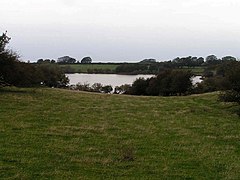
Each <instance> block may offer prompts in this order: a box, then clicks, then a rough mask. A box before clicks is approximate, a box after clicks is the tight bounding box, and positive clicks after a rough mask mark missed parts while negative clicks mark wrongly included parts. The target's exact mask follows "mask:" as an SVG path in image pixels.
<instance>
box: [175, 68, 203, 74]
mask: <svg viewBox="0 0 240 180" xmlns="http://www.w3.org/2000/svg"><path fill="white" fill-rule="evenodd" d="M180 69H182V70H186V71H188V70H190V71H191V72H192V73H193V74H194V75H203V73H204V70H205V68H204V67H194V68H188V67H184V68H180Z"/></svg>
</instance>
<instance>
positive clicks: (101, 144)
mask: <svg viewBox="0 0 240 180" xmlns="http://www.w3.org/2000/svg"><path fill="white" fill-rule="evenodd" d="M0 102H1V103H0V114H1V116H0V122H1V123H0V144H1V146H0V177H1V178H3V179H39V178H40V179H239V178H240V144H239V142H240V132H239V129H240V121H239V118H238V116H237V115H236V114H234V113H233V112H234V110H235V108H236V106H235V105H234V104H225V103H221V102H219V101H218V94H217V93H211V94H202V95H194V96H181V97H180V96H179V97H167V98H166V97H136V96H123V95H122V96H119V95H106V94H93V93H83V92H73V91H67V90H59V89H20V88H6V87H5V88H2V89H1V92H0Z"/></svg>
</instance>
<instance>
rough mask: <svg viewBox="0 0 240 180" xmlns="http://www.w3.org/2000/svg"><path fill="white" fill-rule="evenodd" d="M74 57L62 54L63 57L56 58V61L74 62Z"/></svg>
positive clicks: (62, 62) (63, 62) (61, 62)
mask: <svg viewBox="0 0 240 180" xmlns="http://www.w3.org/2000/svg"><path fill="white" fill-rule="evenodd" d="M76 61H77V60H76V59H75V58H72V57H70V56H63V57H60V58H58V60H57V62H58V63H60V64H74V63H76Z"/></svg>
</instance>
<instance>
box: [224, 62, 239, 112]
mask: <svg viewBox="0 0 240 180" xmlns="http://www.w3.org/2000/svg"><path fill="white" fill-rule="evenodd" d="M225 77H226V79H227V80H228V82H229V83H230V86H229V88H228V89H227V90H226V91H224V92H223V93H222V94H220V96H219V98H220V100H222V101H225V102H236V103H238V105H240V62H237V61H236V62H234V61H233V62H232V63H231V68H228V69H226V72H225ZM238 115H239V116H240V110H239V111H238Z"/></svg>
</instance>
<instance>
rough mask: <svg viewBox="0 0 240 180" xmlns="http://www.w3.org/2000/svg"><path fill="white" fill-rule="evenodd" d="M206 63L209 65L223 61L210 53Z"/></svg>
mask: <svg viewBox="0 0 240 180" xmlns="http://www.w3.org/2000/svg"><path fill="white" fill-rule="evenodd" d="M206 63H207V64H208V65H215V64H219V63H221V61H220V60H219V59H218V58H217V56H215V55H209V56H207V57H206Z"/></svg>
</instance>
